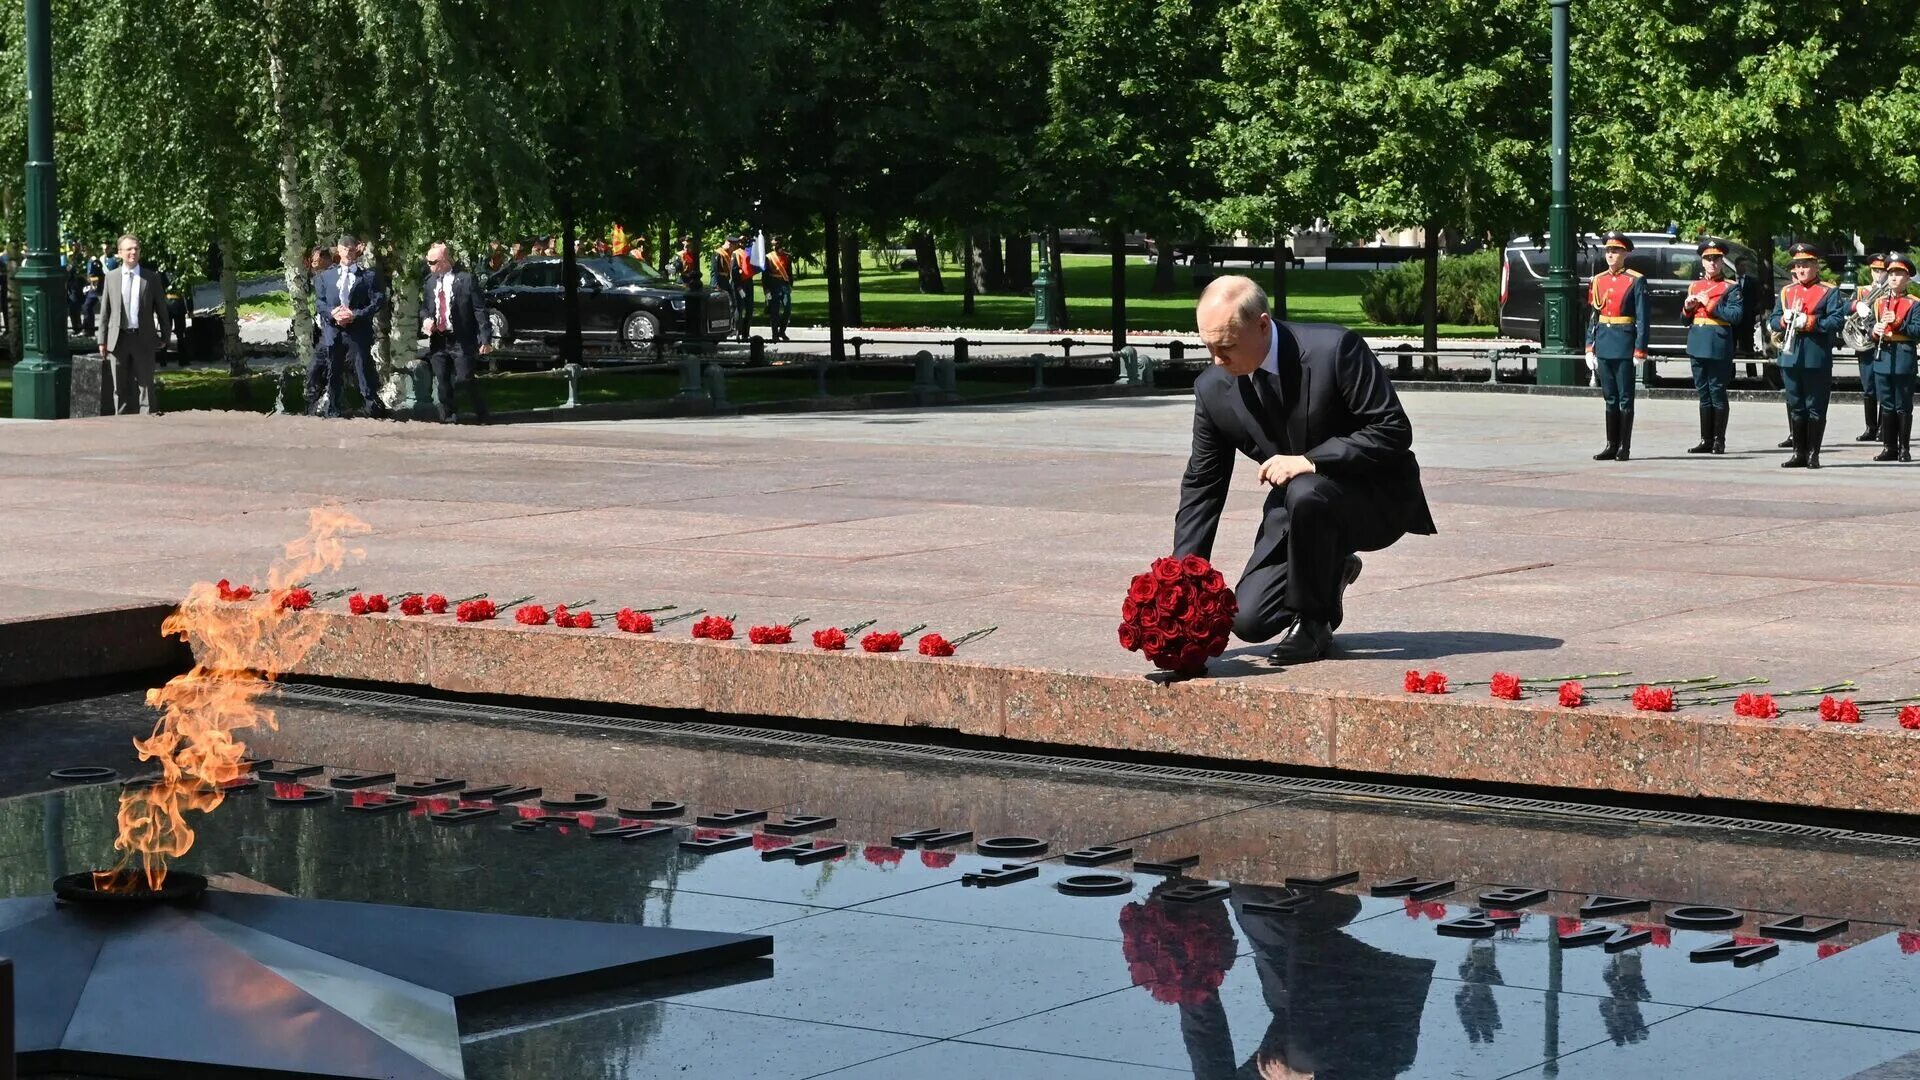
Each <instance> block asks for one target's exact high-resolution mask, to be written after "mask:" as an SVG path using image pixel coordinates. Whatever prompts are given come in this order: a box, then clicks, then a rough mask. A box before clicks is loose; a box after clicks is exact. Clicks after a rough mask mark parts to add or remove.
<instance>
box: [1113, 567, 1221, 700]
mask: <svg viewBox="0 0 1920 1080" xmlns="http://www.w3.org/2000/svg"><path fill="white" fill-rule="evenodd" d="M1239 610H1240V606H1239V605H1238V604H1236V603H1235V602H1234V599H1233V590H1232V589H1229V588H1227V582H1226V579H1225V578H1222V577H1221V576H1220V571H1218V570H1215V569H1214V568H1213V567H1212V565H1211V564H1209V563H1208V562H1207V560H1205V559H1203V558H1201V557H1200V556H1198V555H1188V556H1186V557H1185V558H1180V559H1176V558H1172V557H1167V558H1162V559H1155V560H1153V565H1152V566H1151V567H1149V568H1148V570H1147V572H1146V573H1144V574H1135V575H1134V578H1133V583H1132V584H1130V585H1129V586H1128V587H1127V599H1126V601H1125V602H1124V603H1122V604H1121V605H1120V647H1121V648H1123V649H1126V650H1127V651H1128V652H1138V653H1142V654H1144V655H1145V656H1146V658H1147V659H1148V660H1151V661H1153V666H1155V667H1157V668H1160V669H1162V670H1165V671H1171V672H1174V673H1176V674H1179V675H1184V676H1195V675H1203V674H1205V673H1206V670H1207V658H1208V657H1210V656H1219V655H1220V654H1221V653H1222V652H1223V651H1225V650H1226V647H1227V632H1228V631H1230V630H1232V629H1233V617H1234V615H1236V614H1237V613H1238V612H1239Z"/></svg>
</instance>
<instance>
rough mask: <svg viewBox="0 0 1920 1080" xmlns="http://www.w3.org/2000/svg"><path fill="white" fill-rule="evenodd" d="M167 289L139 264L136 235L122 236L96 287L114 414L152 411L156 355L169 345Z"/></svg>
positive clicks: (98, 330)
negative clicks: (116, 256) (116, 260)
mask: <svg viewBox="0 0 1920 1080" xmlns="http://www.w3.org/2000/svg"><path fill="white" fill-rule="evenodd" d="M166 293H167V291H166V289H164V288H162V287H161V285H160V282H159V279H158V278H156V277H155V276H154V275H153V274H151V273H150V272H148V270H147V268H146V267H145V266H142V265H141V264H140V238H139V237H137V236H135V235H133V234H132V233H127V234H126V235H125V236H122V237H121V238H120V265H119V266H117V267H115V268H114V269H112V270H109V271H107V274H106V280H105V281H104V282H103V283H102V285H101V289H100V321H99V323H98V324H97V325H96V328H95V333H94V336H95V339H96V340H97V341H99V343H100V355H101V357H102V358H103V359H110V360H111V361H112V365H113V397H114V412H116V413H119V414H121V415H125V414H127V413H131V412H135V411H138V412H143V413H151V412H153V369H154V357H156V356H157V355H159V353H160V350H161V349H163V348H165V347H166V344H167V295H166Z"/></svg>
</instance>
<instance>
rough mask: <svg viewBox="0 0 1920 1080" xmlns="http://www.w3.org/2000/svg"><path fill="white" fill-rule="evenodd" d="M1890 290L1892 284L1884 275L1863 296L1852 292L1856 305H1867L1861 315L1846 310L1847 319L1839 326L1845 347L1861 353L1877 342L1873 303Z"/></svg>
mask: <svg viewBox="0 0 1920 1080" xmlns="http://www.w3.org/2000/svg"><path fill="white" fill-rule="evenodd" d="M1892 291H1893V286H1892V285H1889V284H1888V283H1887V279H1886V278H1885V277H1882V278H1881V279H1880V284H1878V285H1875V286H1874V287H1873V288H1871V289H1869V290H1868V291H1867V292H1866V294H1865V295H1864V296H1863V295H1861V294H1859V293H1858V292H1856V293H1855V294H1854V304H1855V305H1856V307H1857V305H1859V304H1860V303H1863V302H1864V303H1865V304H1866V305H1867V313H1866V314H1865V315H1862V314H1860V313H1859V311H1858V310H1855V309H1849V310H1848V312H1847V321H1846V322H1845V323H1844V324H1843V325H1842V326H1841V327H1840V340H1841V341H1842V342H1843V343H1845V345H1846V346H1847V348H1849V349H1852V350H1853V351H1854V352H1856V353H1863V352H1867V351H1869V350H1871V349H1873V348H1874V347H1875V345H1876V344H1877V343H1876V342H1875V341H1874V340H1873V318H1874V316H1873V309H1874V305H1875V304H1878V303H1879V302H1880V299H1881V297H1884V296H1886V295H1887V294H1888V293H1890V292H1892Z"/></svg>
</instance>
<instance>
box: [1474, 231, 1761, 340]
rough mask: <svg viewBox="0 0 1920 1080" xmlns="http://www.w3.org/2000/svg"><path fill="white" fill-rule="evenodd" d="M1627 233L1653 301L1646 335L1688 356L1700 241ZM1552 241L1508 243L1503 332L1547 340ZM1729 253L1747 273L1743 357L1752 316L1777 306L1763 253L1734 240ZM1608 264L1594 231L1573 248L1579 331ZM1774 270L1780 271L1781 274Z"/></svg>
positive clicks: (1739, 335) (1631, 262)
mask: <svg viewBox="0 0 1920 1080" xmlns="http://www.w3.org/2000/svg"><path fill="white" fill-rule="evenodd" d="M1627 235H1629V236H1631V237H1632V238H1633V250H1632V251H1630V252H1628V253H1627V268H1628V269H1629V270H1638V271H1640V273H1641V274H1642V275H1643V276H1644V277H1645V278H1646V289H1647V295H1648V297H1649V298H1650V300H1651V306H1650V310H1649V312H1648V316H1649V320H1650V322H1651V323H1652V326H1651V327H1650V328H1649V332H1648V335H1647V345H1648V348H1649V349H1650V350H1651V351H1654V352H1659V353H1682V354H1684V353H1685V351H1686V346H1687V320H1686V319H1685V318H1683V317H1682V316H1681V314H1680V306H1681V304H1682V303H1684V302H1685V301H1686V299H1687V285H1688V284H1689V283H1691V282H1692V281H1694V280H1695V279H1697V278H1698V277H1699V276H1700V256H1699V253H1698V248H1697V246H1696V245H1695V244H1694V242H1693V241H1691V240H1682V239H1680V238H1678V237H1675V236H1673V235H1671V234H1669V233H1628V234H1627ZM1546 242H1547V240H1546V237H1544V236H1543V237H1541V238H1540V239H1539V240H1538V241H1537V242H1536V241H1535V240H1534V238H1532V237H1530V236H1518V237H1515V238H1514V239H1512V240H1510V241H1508V242H1507V249H1506V255H1505V257H1504V258H1503V259H1502V261H1501V265H1500V336H1501V337H1511V338H1521V339H1524V340H1527V341H1540V340H1541V334H1542V327H1541V316H1542V314H1543V312H1544V305H1545V295H1546V294H1545V290H1544V288H1543V287H1542V286H1544V285H1545V283H1546V277H1547V249H1546V246H1545V245H1546ZM1727 258H1728V261H1729V263H1730V264H1731V267H1732V268H1733V270H1734V271H1735V272H1736V273H1741V274H1742V275H1743V276H1744V277H1745V279H1746V280H1745V282H1744V284H1745V285H1746V302H1747V312H1746V317H1745V318H1744V319H1743V320H1742V325H1741V327H1740V328H1739V330H1738V331H1737V332H1736V334H1735V337H1734V340H1735V341H1736V342H1738V343H1739V348H1740V354H1741V355H1743V356H1744V355H1747V354H1748V353H1749V352H1750V351H1751V349H1752V347H1753V322H1754V321H1755V320H1756V319H1758V318H1759V317H1760V316H1761V315H1764V314H1765V313H1766V309H1767V308H1769V307H1771V306H1772V304H1773V293H1772V291H1771V290H1770V289H1768V288H1767V287H1765V286H1764V285H1762V284H1761V283H1760V282H1759V280H1758V277H1757V275H1758V274H1759V273H1760V269H1759V267H1760V259H1759V257H1758V256H1756V255H1755V254H1754V253H1753V250H1752V249H1751V248H1748V247H1746V246H1744V245H1741V244H1732V245H1731V249H1730V250H1729V251H1728V252H1727ZM1605 267H1606V260H1605V258H1603V257H1602V255H1601V252H1600V238H1599V237H1598V236H1594V235H1591V234H1589V235H1587V236H1585V237H1582V238H1581V243H1580V246H1579V247H1578V248H1576V249H1575V250H1574V274H1575V276H1576V277H1578V278H1579V279H1580V291H1581V295H1580V298H1579V301H1578V302H1577V303H1576V304H1575V307H1574V314H1575V317H1576V318H1578V319H1579V320H1580V322H1579V324H1578V330H1579V332H1580V333H1581V334H1585V333H1586V316H1587V310H1586V289H1587V286H1588V285H1589V284H1591V283H1592V281H1593V275H1594V272H1595V271H1596V270H1599V269H1604V268H1605ZM1775 276H1776V277H1777V276H1778V273H1777V272H1776V274H1775ZM1756 294H1757V295H1756Z"/></svg>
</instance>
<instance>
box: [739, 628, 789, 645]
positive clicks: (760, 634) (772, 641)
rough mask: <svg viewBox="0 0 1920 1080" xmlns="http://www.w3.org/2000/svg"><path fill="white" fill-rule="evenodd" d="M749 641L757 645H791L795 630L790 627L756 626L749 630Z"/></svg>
mask: <svg viewBox="0 0 1920 1080" xmlns="http://www.w3.org/2000/svg"><path fill="white" fill-rule="evenodd" d="M747 640H748V641H751V642H753V643H754V644H755V645H791V644H793V628H792V627H790V626H778V625H776V626H754V627H749V628H748V629H747Z"/></svg>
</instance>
